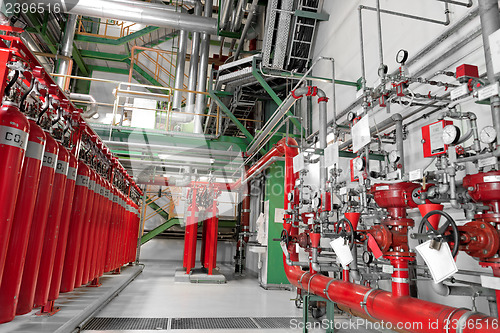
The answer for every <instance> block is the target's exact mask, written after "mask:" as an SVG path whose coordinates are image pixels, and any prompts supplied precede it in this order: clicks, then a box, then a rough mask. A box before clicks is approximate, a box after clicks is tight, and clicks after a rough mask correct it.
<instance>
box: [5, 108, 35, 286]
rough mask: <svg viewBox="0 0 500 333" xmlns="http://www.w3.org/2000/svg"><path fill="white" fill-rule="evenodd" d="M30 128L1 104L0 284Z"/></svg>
mask: <svg viewBox="0 0 500 333" xmlns="http://www.w3.org/2000/svg"><path fill="white" fill-rule="evenodd" d="M29 128H30V125H29V123H28V119H26V117H25V116H24V115H23V114H22V113H21V112H20V111H19V109H18V108H17V106H15V105H14V104H12V103H9V102H4V103H3V105H2V106H1V107H0V160H1V162H0V189H2V191H0V281H1V279H2V274H3V268H4V265H5V257H6V255H7V246H8V244H9V236H10V230H11V228H12V220H13V218H14V210H15V208H16V200H17V193H18V191H19V183H20V181H21V173H22V168H23V160H24V153H25V151H26V145H27V144H28V132H29ZM5 189H8V190H5Z"/></svg>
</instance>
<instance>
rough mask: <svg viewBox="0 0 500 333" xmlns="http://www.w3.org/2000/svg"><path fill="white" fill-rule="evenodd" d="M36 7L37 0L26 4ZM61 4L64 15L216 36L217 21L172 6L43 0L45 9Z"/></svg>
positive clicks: (103, 0) (122, 0)
mask: <svg viewBox="0 0 500 333" xmlns="http://www.w3.org/2000/svg"><path fill="white" fill-rule="evenodd" d="M27 2H28V3H34V4H38V3H39V1H38V0H27ZM61 2H62V4H63V8H64V12H65V13H67V14H74V15H82V16H90V17H99V18H102V19H115V20H121V21H128V22H135V23H140V24H145V25H152V26H155V27H167V28H172V29H176V30H186V31H193V32H196V31H197V32H202V33H208V34H217V20H216V19H214V18H212V17H211V16H210V17H198V16H194V15H191V14H187V13H180V12H178V8H176V7H174V6H164V5H159V4H152V3H148V2H143V1H135V0H85V1H76V0H46V1H44V2H43V3H44V4H45V5H46V6H49V5H50V6H52V8H54V5H55V6H60V5H61Z"/></svg>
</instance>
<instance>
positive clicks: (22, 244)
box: [0, 120, 46, 323]
mask: <svg viewBox="0 0 500 333" xmlns="http://www.w3.org/2000/svg"><path fill="white" fill-rule="evenodd" d="M45 139H46V138H45V133H44V132H43V130H42V129H41V128H40V127H39V126H38V125H37V124H36V123H35V122H34V121H32V120H30V135H29V138H28V148H27V149H26V156H25V157H24V165H23V173H22V176H21V184H20V186H19V193H18V195H17V203H16V210H15V213H14V220H13V221H14V222H13V224H12V230H11V232H10V241H9V247H8V250H7V260H6V262H5V272H6V274H4V276H3V278H2V280H1V281H0V323H5V322H8V321H11V320H12V319H14V317H15V315H16V307H17V299H18V295H19V288H20V286H21V278H22V275H23V269H24V258H25V256H26V250H27V248H28V239H29V235H30V228H31V221H32V218H33V210H34V208H35V200H36V193H37V191H38V182H39V180H40V172H41V167H42V159H43V152H44V150H45Z"/></svg>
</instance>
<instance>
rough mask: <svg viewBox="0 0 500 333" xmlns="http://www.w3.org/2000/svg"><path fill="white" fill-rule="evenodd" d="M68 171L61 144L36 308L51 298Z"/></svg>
mask: <svg viewBox="0 0 500 333" xmlns="http://www.w3.org/2000/svg"><path fill="white" fill-rule="evenodd" d="M68 169H69V152H68V150H66V148H64V146H63V145H62V144H59V155H58V157H57V164H56V174H55V176H54V188H53V189H52V198H51V199H50V207H49V215H48V219H47V228H46V229H45V239H44V240H43V249H42V258H41V262H40V269H39V271H38V279H37V284H36V289H35V299H34V304H35V307H39V306H43V305H45V304H46V303H47V299H48V296H49V288H50V281H51V279H52V272H53V269H54V258H55V252H56V248H57V238H58V236H59V228H60V224H61V215H62V209H63V205H64V204H65V198H64V193H65V191H66V182H67V175H68Z"/></svg>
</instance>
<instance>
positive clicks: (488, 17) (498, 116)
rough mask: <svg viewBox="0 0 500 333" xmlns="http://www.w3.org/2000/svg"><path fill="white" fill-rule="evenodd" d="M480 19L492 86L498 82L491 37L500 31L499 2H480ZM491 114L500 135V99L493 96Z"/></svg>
mask: <svg viewBox="0 0 500 333" xmlns="http://www.w3.org/2000/svg"><path fill="white" fill-rule="evenodd" d="M478 2H479V17H480V19H481V28H482V35H483V47H484V57H485V60H486V72H487V74H488V81H489V82H490V84H492V83H495V82H496V81H497V76H496V75H495V70H494V69H493V60H492V57H491V49H490V40H489V36H490V35H491V34H492V33H494V32H495V31H497V30H498V29H500V15H499V14H498V1H497V0H479V1H478ZM490 102H491V114H492V119H493V125H494V126H495V129H496V130H497V132H498V133H500V97H498V96H493V97H491V98H490Z"/></svg>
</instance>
